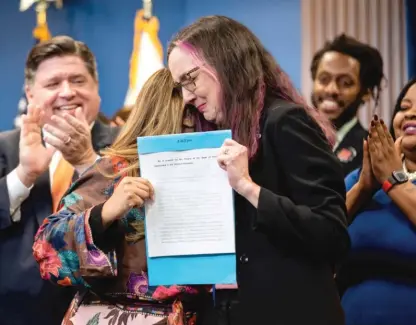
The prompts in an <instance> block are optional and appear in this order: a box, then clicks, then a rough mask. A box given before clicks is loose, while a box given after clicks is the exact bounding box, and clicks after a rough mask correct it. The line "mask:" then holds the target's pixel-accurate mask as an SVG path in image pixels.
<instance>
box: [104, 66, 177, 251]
mask: <svg viewBox="0 0 416 325" xmlns="http://www.w3.org/2000/svg"><path fill="white" fill-rule="evenodd" d="M184 111H185V108H184V104H183V100H182V95H181V92H180V90H178V89H176V88H175V85H174V82H173V79H172V77H171V74H170V72H169V70H168V69H161V70H159V71H157V72H155V73H154V74H153V75H152V76H151V77H150V78H149V79H148V80H147V81H146V83H145V84H144V85H143V88H142V89H141V91H140V93H139V96H138V97H137V100H136V103H135V105H134V107H133V109H132V111H131V113H130V116H129V117H128V119H127V121H126V124H124V125H123V127H122V129H121V131H120V133H119V135H118V136H117V138H116V140H115V141H114V143H113V145H112V146H111V147H109V148H107V149H105V150H102V151H101V154H102V155H103V156H104V157H110V158H111V157H116V158H123V159H125V160H127V162H128V166H127V167H126V168H124V169H122V170H121V171H119V172H118V173H115V174H113V175H109V174H107V173H105V172H104V171H102V170H100V172H101V173H102V174H103V175H104V176H106V177H117V176H120V175H128V176H132V177H136V176H138V174H139V157H138V152H137V137H143V136H151V135H162V134H173V133H181V132H182V125H183V119H184ZM129 225H130V227H132V228H133V229H134V230H135V231H133V232H131V233H129V234H126V236H125V238H126V241H127V242H133V243H134V242H137V241H138V240H141V239H143V237H144V233H145V232H144V222H143V221H142V220H134V221H131V222H130V223H129Z"/></svg>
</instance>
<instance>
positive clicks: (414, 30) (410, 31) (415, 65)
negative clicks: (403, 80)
mask: <svg viewBox="0 0 416 325" xmlns="http://www.w3.org/2000/svg"><path fill="white" fill-rule="evenodd" d="M415 18H416V1H415V0H406V38H407V67H408V77H409V79H410V78H415V77H416V21H415Z"/></svg>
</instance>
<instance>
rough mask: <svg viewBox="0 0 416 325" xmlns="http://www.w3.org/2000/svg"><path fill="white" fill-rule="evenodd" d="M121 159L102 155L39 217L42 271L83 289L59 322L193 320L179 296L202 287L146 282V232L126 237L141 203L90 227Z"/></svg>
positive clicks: (110, 324)
mask: <svg viewBox="0 0 416 325" xmlns="http://www.w3.org/2000/svg"><path fill="white" fill-rule="evenodd" d="M126 166H127V162H126V161H124V160H122V159H118V158H111V159H110V158H103V159H100V160H98V161H97V162H96V164H95V165H94V166H92V167H91V168H89V169H88V170H87V171H86V172H85V173H84V174H83V175H82V176H81V177H80V178H79V179H78V180H77V181H76V182H74V183H73V184H72V185H71V187H70V188H69V190H68V191H67V193H66V195H65V196H64V198H63V199H62V201H61V204H60V210H59V211H58V212H57V213H55V214H52V215H51V216H49V217H48V218H46V219H45V220H44V222H43V224H42V226H41V227H40V228H39V230H38V233H37V234H36V236H35V242H34V245H33V254H34V257H35V259H36V260H37V261H38V263H39V266H40V273H41V276H42V278H43V279H47V280H50V281H52V282H55V283H56V284H58V285H61V286H78V287H79V288H80V290H79V292H78V294H77V295H76V296H75V298H74V300H73V301H72V303H71V306H70V308H69V309H68V311H67V313H66V316H65V318H64V320H63V322H62V324H63V325H155V324H166V325H194V324H195V319H196V313H195V312H194V311H193V310H187V308H184V307H186V304H185V303H183V301H187V302H189V301H192V300H194V299H195V298H196V297H198V296H200V294H201V293H202V294H204V293H205V292H207V290H206V289H207V288H206V287H203V286H201V287H191V286H170V287H164V286H158V287H151V286H149V285H148V278H147V272H146V271H147V262H146V248H145V242H144V239H143V238H141V239H140V240H136V241H134V240H132V239H131V238H134V236H132V235H134V232H135V231H136V230H135V229H136V228H135V227H134V225H135V224H137V223H140V222H143V221H144V213H143V211H142V210H141V209H136V208H134V209H132V210H130V212H129V213H128V214H127V215H126V216H125V217H123V218H122V219H120V220H118V221H117V222H115V223H113V224H112V225H111V226H110V227H109V228H108V229H106V230H103V231H102V233H98V234H96V233H93V231H92V227H91V224H93V220H94V219H93V218H95V217H97V216H98V219H97V218H96V220H101V214H100V213H101V209H102V205H103V204H104V202H106V200H107V199H108V198H109V197H110V196H111V195H112V193H113V191H114V189H115V188H116V187H117V185H118V184H119V182H120V180H121V179H122V178H123V177H124V176H125V175H120V176H118V177H108V176H105V175H111V174H116V173H118V172H119V171H120V170H122V169H123V168H125V167H126ZM95 222H96V221H95ZM100 224H101V221H100V222H99V224H98V225H97V227H96V228H99V227H100ZM97 240H98V241H99V242H100V243H99V244H98V243H97V242H96V241H97ZM167 272H168V270H167Z"/></svg>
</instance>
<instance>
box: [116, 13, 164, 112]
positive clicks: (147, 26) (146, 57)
mask: <svg viewBox="0 0 416 325" xmlns="http://www.w3.org/2000/svg"><path fill="white" fill-rule="evenodd" d="M145 11H146V8H145V9H144V10H143V9H142V10H138V11H137V13H136V18H135V21H134V42H133V51H132V54H131V58H130V75H129V89H128V91H127V95H126V98H125V101H124V106H132V105H133V104H134V103H135V102H136V98H137V95H138V94H139V92H140V89H141V88H142V86H143V84H144V83H145V82H146V80H147V79H149V77H150V76H151V75H152V74H153V73H154V72H156V71H157V70H159V69H161V68H163V48H162V44H161V43H160V40H159V36H158V33H159V20H158V19H157V18H156V17H155V16H151V14H149V15H148V16H150V17H149V18H146V15H145Z"/></svg>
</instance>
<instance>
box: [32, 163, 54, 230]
mask: <svg viewBox="0 0 416 325" xmlns="http://www.w3.org/2000/svg"><path fill="white" fill-rule="evenodd" d="M32 199H33V205H34V207H35V209H34V210H35V214H36V219H37V220H38V223H39V225H41V224H42V222H43V219H45V218H46V217H48V216H49V215H50V214H51V213H52V195H51V182H50V177H49V168H48V169H47V170H46V172H44V173H43V174H42V175H41V176H40V177H39V178H38V179H37V181H36V183H35V186H33V189H32Z"/></svg>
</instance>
